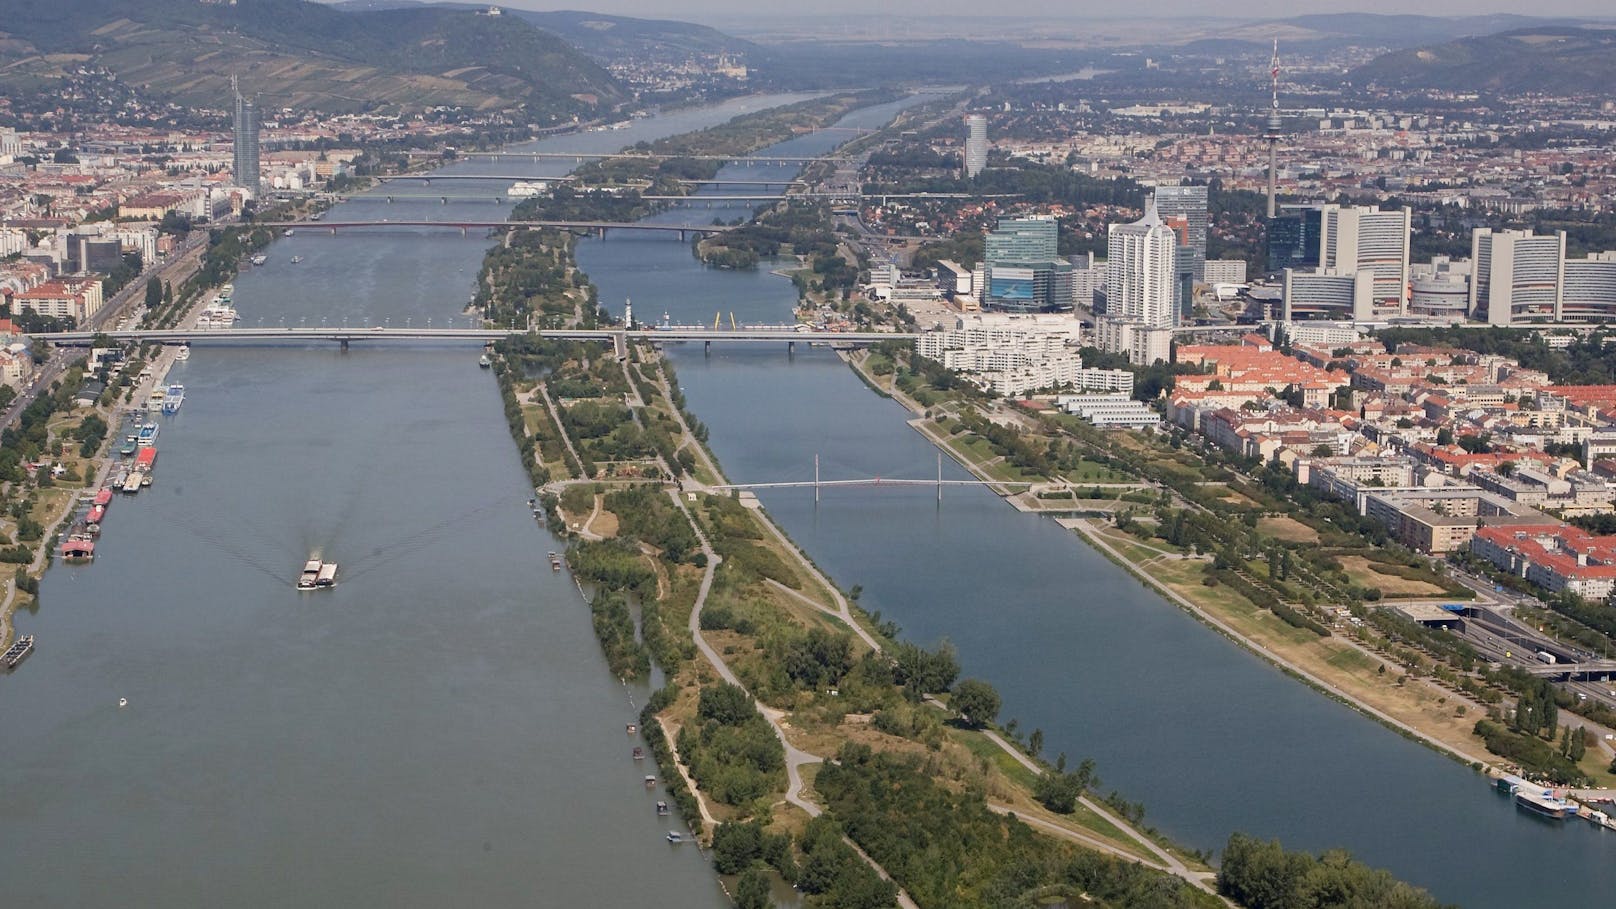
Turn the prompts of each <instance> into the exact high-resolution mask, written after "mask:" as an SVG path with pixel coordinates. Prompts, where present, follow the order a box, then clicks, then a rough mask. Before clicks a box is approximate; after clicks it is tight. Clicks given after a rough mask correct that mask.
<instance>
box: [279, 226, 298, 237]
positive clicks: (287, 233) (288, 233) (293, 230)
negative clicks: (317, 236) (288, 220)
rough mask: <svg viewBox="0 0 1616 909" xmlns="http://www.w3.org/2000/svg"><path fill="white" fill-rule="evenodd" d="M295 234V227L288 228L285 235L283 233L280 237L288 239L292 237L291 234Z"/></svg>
mask: <svg viewBox="0 0 1616 909" xmlns="http://www.w3.org/2000/svg"><path fill="white" fill-rule="evenodd" d="M295 233H297V228H295V227H288V228H286V233H284V234H282V235H281V236H283V237H290V236H291V235H293V234H295Z"/></svg>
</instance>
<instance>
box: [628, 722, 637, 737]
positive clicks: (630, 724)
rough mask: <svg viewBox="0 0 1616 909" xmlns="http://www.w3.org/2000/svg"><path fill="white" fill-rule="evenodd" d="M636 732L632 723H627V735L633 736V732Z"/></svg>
mask: <svg viewBox="0 0 1616 909" xmlns="http://www.w3.org/2000/svg"><path fill="white" fill-rule="evenodd" d="M636 731H637V730H636V729H635V727H634V724H633V723H629V724H628V734H629V735H633V734H634V733H635V732H636Z"/></svg>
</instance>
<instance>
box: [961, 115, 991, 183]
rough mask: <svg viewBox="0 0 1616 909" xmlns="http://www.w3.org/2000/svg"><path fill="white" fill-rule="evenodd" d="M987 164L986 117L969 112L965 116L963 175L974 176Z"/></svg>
mask: <svg viewBox="0 0 1616 909" xmlns="http://www.w3.org/2000/svg"><path fill="white" fill-rule="evenodd" d="M987 166H988V118H987V117H984V116H982V115H981V114H971V115H970V116H968V117H966V118H965V176H967V177H974V176H976V175H977V174H979V173H981V172H982V168H984V167H987Z"/></svg>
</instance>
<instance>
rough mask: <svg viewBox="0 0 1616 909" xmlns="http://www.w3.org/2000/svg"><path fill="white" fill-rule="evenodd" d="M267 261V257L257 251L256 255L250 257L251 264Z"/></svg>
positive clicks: (261, 263) (260, 263)
mask: <svg viewBox="0 0 1616 909" xmlns="http://www.w3.org/2000/svg"><path fill="white" fill-rule="evenodd" d="M268 261H269V257H268V256H266V255H264V254H263V253H259V254H258V255H256V256H253V257H252V264H254V265H263V264H264V263H265V262H268Z"/></svg>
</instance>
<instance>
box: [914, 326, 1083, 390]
mask: <svg viewBox="0 0 1616 909" xmlns="http://www.w3.org/2000/svg"><path fill="white" fill-rule="evenodd" d="M1082 345H1083V323H1082V322H1081V321H1079V320H1078V319H1076V318H1074V317H1072V316H1069V315H1064V314H1052V313H1037V314H1019V313H973V314H970V315H964V316H961V317H960V318H959V319H958V321H957V322H956V323H955V327H954V328H951V329H944V330H941V331H929V332H926V333H925V334H923V335H921V336H920V338H919V339H918V340H916V341H915V352H916V353H918V354H920V355H921V356H923V357H925V358H927V359H928V360H933V361H936V362H938V363H941V364H942V365H943V366H946V367H947V368H949V369H952V370H955V371H956V372H960V373H964V374H966V375H967V376H969V377H970V378H971V379H973V380H974V381H976V382H977V384H979V385H981V386H982V387H983V388H989V389H992V390H993V391H995V392H997V393H999V394H1001V395H1004V396H1006V397H1014V396H1016V395H1023V394H1026V393H1028V392H1030V391H1036V390H1038V389H1043V388H1056V387H1059V386H1063V385H1077V383H1078V381H1079V379H1080V378H1081V377H1082V374H1083V373H1084V372H1086V370H1084V369H1083V358H1082V357H1081V356H1080V355H1079V354H1078V350H1079V349H1080V348H1081V347H1082ZM1089 371H1098V370H1089ZM1079 387H1081V386H1079Z"/></svg>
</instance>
